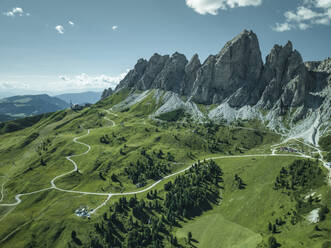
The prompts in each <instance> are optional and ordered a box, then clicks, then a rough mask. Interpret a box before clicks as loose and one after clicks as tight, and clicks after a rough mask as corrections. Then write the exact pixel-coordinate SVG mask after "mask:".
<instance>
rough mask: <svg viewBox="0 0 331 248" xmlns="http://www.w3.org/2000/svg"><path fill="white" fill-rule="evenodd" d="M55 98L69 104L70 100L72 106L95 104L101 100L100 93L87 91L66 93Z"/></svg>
mask: <svg viewBox="0 0 331 248" xmlns="http://www.w3.org/2000/svg"><path fill="white" fill-rule="evenodd" d="M55 97H57V98H59V99H61V100H63V101H65V102H67V103H68V104H69V103H70V100H71V101H72V103H73V104H85V103H96V102H97V101H99V100H100V98H101V92H94V91H87V92H82V93H68V94H61V95H56V96H55Z"/></svg>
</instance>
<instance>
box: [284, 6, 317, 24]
mask: <svg viewBox="0 0 331 248" xmlns="http://www.w3.org/2000/svg"><path fill="white" fill-rule="evenodd" d="M284 16H285V17H286V19H287V21H296V22H302V21H305V20H311V19H314V18H316V17H320V16H323V14H321V13H317V12H315V11H312V10H311V9H308V8H306V7H304V6H300V7H298V9H297V11H296V12H295V13H293V12H291V11H287V12H285V14H284Z"/></svg>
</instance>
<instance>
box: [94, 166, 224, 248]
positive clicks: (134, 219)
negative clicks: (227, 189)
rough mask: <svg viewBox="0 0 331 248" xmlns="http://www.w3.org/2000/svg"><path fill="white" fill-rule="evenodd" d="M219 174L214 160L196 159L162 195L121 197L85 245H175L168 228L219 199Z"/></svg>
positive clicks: (133, 246)
mask: <svg viewBox="0 0 331 248" xmlns="http://www.w3.org/2000/svg"><path fill="white" fill-rule="evenodd" d="M222 174H223V173H222V171H221V169H220V168H219V167H218V166H217V165H216V163H215V162H214V161H212V160H211V161H208V162H203V163H200V162H199V163H197V164H195V165H193V166H192V167H191V168H190V169H189V170H187V171H186V172H185V174H183V175H180V176H177V177H176V178H175V180H173V181H171V182H168V183H166V184H165V185H164V189H165V191H166V193H165V195H164V194H162V195H159V192H157V191H156V190H154V191H153V190H152V191H151V192H149V193H148V194H147V199H146V200H145V199H140V200H139V199H138V198H137V197H136V196H133V197H130V198H129V200H127V198H125V197H121V198H120V199H119V200H118V201H117V202H116V203H115V204H114V205H113V206H111V207H110V209H109V212H107V213H105V214H104V216H103V219H102V220H101V221H100V222H99V223H97V224H95V235H91V242H90V244H89V247H94V248H101V247H128V248H131V247H132V248H139V247H164V246H165V239H166V240H167V242H168V243H171V244H172V246H173V247H178V246H179V244H178V241H177V238H176V237H174V236H173V235H172V234H171V232H172V228H173V227H174V226H178V221H179V220H183V218H185V217H189V216H193V215H196V214H200V213H201V212H202V211H205V210H206V209H210V208H211V204H210V202H215V201H217V200H218V199H219V191H220V186H219V183H220V182H222V181H223V179H222ZM206 205H209V207H208V208H206Z"/></svg>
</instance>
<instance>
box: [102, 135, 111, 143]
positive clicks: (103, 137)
mask: <svg viewBox="0 0 331 248" xmlns="http://www.w3.org/2000/svg"><path fill="white" fill-rule="evenodd" d="M109 142H110V138H109V136H108V134H105V135H102V136H101V137H100V143H103V144H109Z"/></svg>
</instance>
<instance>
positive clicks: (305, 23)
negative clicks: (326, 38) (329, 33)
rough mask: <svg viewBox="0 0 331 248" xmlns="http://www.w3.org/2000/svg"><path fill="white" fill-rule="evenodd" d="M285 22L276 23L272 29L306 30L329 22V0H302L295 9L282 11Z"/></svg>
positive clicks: (282, 30)
mask: <svg viewBox="0 0 331 248" xmlns="http://www.w3.org/2000/svg"><path fill="white" fill-rule="evenodd" d="M284 17H285V22H284V23H283V24H279V23H276V26H275V27H273V30H275V31H278V32H284V31H288V30H291V29H293V28H296V29H300V30H306V29H308V28H311V27H313V26H316V25H330V24H331V0H302V5H300V6H299V7H298V8H297V9H296V10H295V11H286V12H285V13H284Z"/></svg>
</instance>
